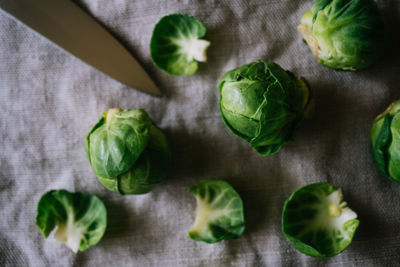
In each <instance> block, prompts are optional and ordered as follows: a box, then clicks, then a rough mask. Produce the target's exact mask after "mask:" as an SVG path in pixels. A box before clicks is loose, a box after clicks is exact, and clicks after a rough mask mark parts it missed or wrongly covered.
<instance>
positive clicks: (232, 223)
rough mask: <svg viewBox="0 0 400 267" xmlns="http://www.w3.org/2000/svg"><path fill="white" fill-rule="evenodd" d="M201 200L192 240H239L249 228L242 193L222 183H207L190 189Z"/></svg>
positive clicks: (190, 234) (191, 235)
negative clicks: (240, 194) (246, 227)
mask: <svg viewBox="0 0 400 267" xmlns="http://www.w3.org/2000/svg"><path fill="white" fill-rule="evenodd" d="M189 193H191V194H192V195H193V196H194V197H195V198H196V201H197V211H196V220H195V222H194V225H193V226H192V229H191V230H190V231H189V233H188V234H189V237H190V238H191V239H193V240H196V241H203V242H206V243H215V242H218V241H221V240H223V239H226V238H228V239H236V238H239V237H240V236H241V235H242V233H243V231H244V228H245V220H244V213H243V202H242V199H241V198H240V196H239V194H238V193H237V192H236V191H235V190H234V189H233V187H232V186H230V185H229V184H228V183H227V182H225V181H222V180H204V181H201V182H199V183H197V184H195V185H194V186H192V187H191V188H190V189H189Z"/></svg>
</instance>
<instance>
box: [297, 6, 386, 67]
mask: <svg viewBox="0 0 400 267" xmlns="http://www.w3.org/2000/svg"><path fill="white" fill-rule="evenodd" d="M298 30H299V32H300V33H301V34H302V35H303V38H304V40H305V41H306V42H307V43H308V45H309V46H310V48H311V50H312V52H313V54H314V55H315V56H316V57H317V59H318V61H319V62H320V63H321V64H323V65H325V66H327V67H330V68H333V69H343V70H357V69H362V68H365V67H368V66H369V65H371V64H372V63H373V62H374V61H376V60H377V58H378V57H379V56H380V55H381V53H382V50H383V47H384V44H385V35H386V30H385V23H384V21H383V18H382V16H381V14H380V12H379V10H378V7H377V5H376V4H375V2H374V1H373V0H317V1H316V2H315V3H314V5H313V6H312V8H311V9H310V10H309V11H307V12H306V13H304V15H303V17H302V18H301V22H300V25H299V27H298Z"/></svg>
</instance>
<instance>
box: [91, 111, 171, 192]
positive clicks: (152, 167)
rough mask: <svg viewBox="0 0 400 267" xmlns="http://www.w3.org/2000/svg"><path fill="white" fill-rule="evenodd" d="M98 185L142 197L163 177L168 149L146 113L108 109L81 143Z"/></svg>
mask: <svg viewBox="0 0 400 267" xmlns="http://www.w3.org/2000/svg"><path fill="white" fill-rule="evenodd" d="M85 151H86V154H87V157H88V159H89V162H90V164H91V165H92V168H93V171H94V172H95V173H96V175H97V177H98V179H99V181H100V182H101V183H102V184H103V185H104V186H105V187H106V188H108V189H109V190H111V191H113V192H116V193H120V194H144V193H147V192H149V191H151V190H152V189H153V188H154V187H156V186H157V185H158V184H159V183H161V181H162V180H164V178H165V177H166V176H167V172H168V169H169V165H170V158H171V156H170V154H171V153H170V149H169V146H168V142H167V139H166V137H165V135H164V134H163V132H162V131H161V130H160V129H158V128H157V127H156V126H155V125H154V124H153V123H152V121H151V119H150V118H149V116H148V115H147V113H146V111H144V110H142V109H138V110H123V109H117V108H115V109H109V110H107V111H105V112H104V113H103V116H102V117H101V118H100V120H99V122H97V124H96V125H95V126H94V127H93V128H92V130H91V131H90V132H89V134H88V135H87V136H86V139H85Z"/></svg>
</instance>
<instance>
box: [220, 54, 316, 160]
mask: <svg viewBox="0 0 400 267" xmlns="http://www.w3.org/2000/svg"><path fill="white" fill-rule="evenodd" d="M219 92H220V102H219V107H220V111H221V115H222V119H223V120H224V122H225V124H226V126H227V127H228V128H229V129H230V130H231V131H232V132H233V133H234V134H235V135H237V136H238V137H240V138H242V139H244V140H246V141H247V142H248V143H249V144H250V146H251V147H253V148H254V149H255V150H256V151H257V152H258V153H259V154H261V155H263V156H268V155H272V154H275V153H277V152H278V151H279V150H280V149H281V148H282V146H283V145H284V144H285V143H286V142H287V141H289V140H292V139H294V136H295V133H296V130H297V128H298V126H299V123H300V121H301V120H302V119H303V117H304V113H305V112H306V111H307V109H309V108H310V107H311V106H312V105H311V104H310V103H311V102H312V101H310V99H311V97H310V90H309V88H308V86H307V84H306V82H305V81H304V80H303V79H299V78H298V77H296V76H295V75H293V74H292V73H291V72H289V71H285V70H283V69H282V68H281V67H280V66H279V65H278V64H275V63H266V62H264V61H261V60H260V61H256V62H253V63H250V64H247V65H243V66H241V67H238V68H236V69H233V70H231V71H228V72H227V73H225V75H224V76H223V77H222V79H221V82H220V84H219Z"/></svg>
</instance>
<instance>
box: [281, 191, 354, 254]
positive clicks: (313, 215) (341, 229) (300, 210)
mask: <svg viewBox="0 0 400 267" xmlns="http://www.w3.org/2000/svg"><path fill="white" fill-rule="evenodd" d="M356 218H357V214H356V213H355V212H354V211H352V210H351V209H350V208H349V207H347V203H346V202H344V201H343V195H342V192H341V190H340V189H337V190H336V189H335V188H334V187H333V186H331V185H330V184H327V183H315V184H309V185H306V186H303V187H300V188H299V189H297V190H296V191H295V192H294V193H293V194H292V195H291V196H290V197H289V199H288V200H286V202H285V205H284V207H283V213H282V231H283V233H284V234H285V236H286V237H287V239H288V240H289V241H290V243H292V245H293V246H294V247H295V248H296V249H298V250H299V251H300V252H302V253H304V254H307V255H309V256H313V257H331V256H335V255H337V254H339V253H341V252H342V251H343V250H345V249H346V248H347V247H348V246H349V245H350V243H351V241H352V239H353V236H354V233H355V231H356V229H357V227H358V224H359V221H358V220H357V219H356Z"/></svg>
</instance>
